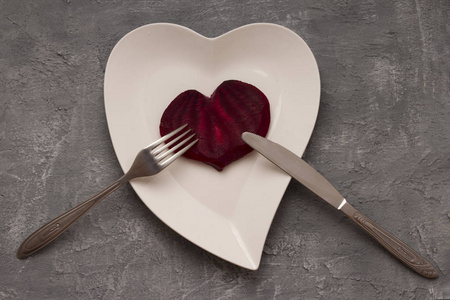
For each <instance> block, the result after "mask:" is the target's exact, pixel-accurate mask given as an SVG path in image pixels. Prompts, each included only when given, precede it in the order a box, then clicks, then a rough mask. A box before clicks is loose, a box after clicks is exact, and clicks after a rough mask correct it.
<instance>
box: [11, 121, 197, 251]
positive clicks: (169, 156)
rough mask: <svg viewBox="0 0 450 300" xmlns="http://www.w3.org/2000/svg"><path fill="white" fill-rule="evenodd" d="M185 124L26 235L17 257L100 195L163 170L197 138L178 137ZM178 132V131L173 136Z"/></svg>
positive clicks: (52, 235)
mask: <svg viewBox="0 0 450 300" xmlns="http://www.w3.org/2000/svg"><path fill="white" fill-rule="evenodd" d="M187 125H188V124H185V125H183V126H181V127H180V128H178V129H175V130H174V131H172V132H170V133H168V134H166V135H165V136H163V137H161V138H160V139H158V140H157V141H155V142H153V143H151V144H150V145H148V146H147V147H145V148H144V149H142V150H141V151H140V152H139V153H138V154H137V156H136V158H135V159H134V162H133V164H132V165H131V168H130V170H129V171H128V172H127V173H125V175H123V176H122V177H121V178H120V179H118V180H117V181H115V182H114V183H113V184H111V185H110V186H109V187H107V188H106V189H104V190H103V191H101V192H100V193H98V194H97V195H95V196H93V197H92V198H90V199H88V200H86V201H84V202H82V203H81V204H78V205H77V206H75V207H74V208H72V209H71V210H69V211H67V212H65V213H64V214H62V215H60V216H59V217H57V218H55V219H53V220H52V221H50V222H49V223H47V224H45V225H44V226H42V227H41V228H39V229H38V230H36V231H35V232H34V233H32V234H31V235H30V236H28V237H27V238H26V239H25V240H24V241H23V242H22V244H21V245H20V246H19V249H18V250H17V258H19V259H22V258H26V257H28V256H30V255H32V254H33V253H35V252H36V251H38V250H40V249H42V248H43V247H45V246H46V245H48V244H49V243H50V242H51V241H53V240H54V239H55V238H57V237H58V236H59V235H60V234H61V233H63V232H64V231H66V230H67V229H68V228H69V227H70V226H71V225H72V224H73V223H75V222H76V221H77V220H78V219H79V218H80V217H81V216H82V215H84V214H85V213H86V212H87V211H89V210H90V209H91V208H92V207H94V206H95V205H96V204H97V203H99V202H100V201H101V200H103V198H105V197H106V196H108V195H109V194H111V193H112V192H114V191H115V190H116V189H118V188H119V187H120V186H122V185H123V184H125V183H127V182H129V181H130V180H132V179H134V178H138V177H145V176H151V175H156V174H158V173H159V172H161V171H162V170H164V169H165V168H166V167H167V166H169V165H170V164H171V163H172V162H174V161H175V160H176V159H177V158H178V157H180V156H181V155H183V154H184V153H185V152H186V151H187V150H189V148H191V147H192V146H193V145H194V144H195V143H196V142H197V141H198V139H194V140H192V138H193V137H194V136H195V134H191V135H189V136H188V137H186V138H184V139H183V140H181V139H182V138H183V137H185V136H186V135H187V134H188V133H189V131H190V129H188V130H185V131H184V132H182V130H183V129H185V128H186V126H187ZM180 132H182V133H180ZM178 133H180V134H179V135H178V136H176V135H177V134H178ZM175 136H176V137H175ZM172 137H174V139H173V140H171V141H170V142H168V143H165V141H167V140H169V139H170V138H172ZM180 140H181V141H180ZM189 141H191V142H190V143H189V144H187V145H186V146H184V147H183V148H181V149H180V150H179V151H177V150H178V149H179V148H180V147H182V146H183V145H185V144H186V143H187V142H189ZM172 146H173V147H172ZM169 147H171V148H169Z"/></svg>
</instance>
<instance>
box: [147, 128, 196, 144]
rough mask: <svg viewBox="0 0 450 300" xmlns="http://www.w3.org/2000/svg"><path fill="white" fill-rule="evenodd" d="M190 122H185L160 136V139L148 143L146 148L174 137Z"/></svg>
mask: <svg viewBox="0 0 450 300" xmlns="http://www.w3.org/2000/svg"><path fill="white" fill-rule="evenodd" d="M187 125H188V124H184V125H183V126H181V127H179V128H177V129H175V130H174V131H172V132H170V133H168V134H166V135H165V136H163V137H162V138H160V139H159V140H156V141H154V142H153V143H151V144H150V145H148V146H147V147H145V149H148V148H153V147H155V146H157V145H159V144H161V143H162V142H164V141H167V140H168V139H170V138H171V137H173V136H174V135H175V134H177V133H178V132H180V131H181V130H183V128H185V127H186V126H187Z"/></svg>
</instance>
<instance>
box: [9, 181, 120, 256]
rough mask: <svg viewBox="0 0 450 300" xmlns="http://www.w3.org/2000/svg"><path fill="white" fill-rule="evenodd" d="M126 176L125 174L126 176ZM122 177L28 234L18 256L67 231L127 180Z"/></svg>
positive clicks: (30, 251) (27, 254) (42, 245)
mask: <svg viewBox="0 0 450 300" xmlns="http://www.w3.org/2000/svg"><path fill="white" fill-rule="evenodd" d="M124 177H125V176H124ZM124 177H122V178H121V179H119V180H117V181H116V182H114V183H113V184H111V185H110V186H109V187H107V188H106V189H104V190H103V191H101V192H100V193H98V194H97V195H95V196H94V197H92V198H90V199H88V200H86V201H84V202H83V203H81V204H78V205H77V206H75V207H74V208H72V209H71V210H69V211H67V212H65V213H64V214H62V215H60V216H59V217H57V218H55V219H53V220H52V221H50V222H49V223H47V224H45V225H44V226H42V227H41V228H39V229H38V230H36V231H35V232H34V233H32V234H31V235H30V236H28V237H27V238H26V239H25V240H24V241H23V242H22V244H21V245H20V246H19V249H18V250H17V258H20V259H22V258H26V257H28V256H30V255H31V254H33V253H35V252H36V251H38V250H40V249H42V248H44V247H45V246H46V245H48V244H49V243H50V242H51V241H53V240H54V239H55V238H57V237H58V236H59V235H60V234H61V233H63V232H64V231H66V230H67V229H68V228H69V227H70V226H71V225H72V224H73V223H75V222H76V221H77V220H78V219H79V218H80V217H81V216H83V215H84V214H85V213H86V212H87V211H89V210H90V209H91V208H92V207H94V206H95V205H96V204H98V203H99V202H100V201H101V200H103V199H104V198H105V197H106V196H108V195H109V194H111V193H112V192H114V191H115V190H116V189H117V188H119V187H120V186H121V185H122V184H124V183H125V182H126V181H127V180H124V179H125V178H124Z"/></svg>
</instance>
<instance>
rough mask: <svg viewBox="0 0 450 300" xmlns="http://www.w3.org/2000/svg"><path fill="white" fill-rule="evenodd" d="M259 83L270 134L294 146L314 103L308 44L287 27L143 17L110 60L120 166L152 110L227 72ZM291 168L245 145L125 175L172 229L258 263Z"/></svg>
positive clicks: (311, 118)
mask: <svg viewBox="0 0 450 300" xmlns="http://www.w3.org/2000/svg"><path fill="white" fill-rule="evenodd" d="M228 79H236V80H241V81H244V82H247V83H250V84H253V85H254V86H256V87H258V88H259V89H260V90H262V91H263V92H264V93H265V94H266V96H267V97H268V99H269V101H270V104H271V117H272V120H271V124H270V129H269V133H268V138H270V139H271V140H273V141H275V142H278V143H281V144H282V145H284V146H286V147H288V148H289V149H290V150H292V151H293V152H295V153H297V154H298V155H300V156H301V155H302V154H303V152H304V150H305V148H306V145H307V144H308V140H309V138H310V135H311V133H312V131H313V128H314V124H315V122H316V117H317V113H318V108H319V100H320V78H319V71H318V67H317V64H316V61H315V59H314V56H313V54H312V52H311V50H310V49H309V48H308V46H307V45H306V43H305V42H304V41H303V40H302V39H301V38H300V37H299V36H298V35H296V34H295V33H294V32H292V31H290V30H288V29H286V28H284V27H281V26H278V25H274V24H251V25H247V26H243V27H240V28H238V29H235V30H233V31H230V32H228V33H226V34H224V35H221V36H219V37H216V38H206V37H204V36H202V35H199V34H198V33H196V32H194V31H192V30H190V29H188V28H185V27H182V26H178V25H174V24H151V25H147V26H143V27H140V28H138V29H136V30H134V31H132V32H130V33H128V34H127V35H126V36H125V37H123V38H122V39H121V40H120V41H119V42H118V43H117V45H116V46H115V47H114V49H113V51H112V52H111V55H110V57H109V60H108V64H107V67H106V74H105V108H106V116H107V120H108V126H109V130H110V134H111V138H112V142H113V145H114V149H115V151H116V154H117V157H118V159H119V162H120V165H121V167H122V169H123V170H124V172H125V171H128V169H129V168H130V166H131V164H132V162H133V160H134V157H135V155H136V154H137V152H138V151H139V150H140V149H142V148H143V147H145V146H147V145H148V144H149V143H150V142H152V141H154V140H156V139H157V138H159V123H160V118H161V115H162V113H163V111H164V110H165V108H166V107H167V106H168V104H169V103H170V102H171V101H172V100H173V99H174V98H175V97H176V96H177V95H178V94H180V93H181V92H183V91H185V90H188V89H196V90H198V91H200V92H201V93H203V94H205V95H208V96H209V95H210V94H211V93H212V92H213V91H214V90H215V89H216V87H218V86H219V85H220V83H222V82H223V81H225V80H228ZM289 181H290V177H289V176H288V175H286V174H285V173H283V172H281V171H280V170H279V169H278V168H277V167H275V166H274V165H272V164H271V163H270V162H268V161H267V160H265V159H264V158H262V157H261V156H259V155H258V154H257V153H256V152H252V153H250V154H249V155H247V156H245V157H244V158H242V159H240V160H239V161H236V162H234V163H232V164H231V165H229V166H227V167H226V168H225V169H224V171H222V172H217V171H216V170H215V169H213V168H212V167H210V166H208V165H205V164H202V163H200V162H196V161H192V160H188V159H185V158H181V159H179V160H178V161H177V162H175V163H174V164H172V165H171V166H170V167H169V168H168V169H166V170H165V171H164V172H162V173H161V174H159V175H157V176H153V177H147V178H140V179H136V180H134V181H133V182H132V183H131V185H132V186H133V188H134V190H135V191H136V193H137V194H138V195H139V197H140V198H141V199H142V201H143V202H144V203H145V204H146V205H147V206H148V208H149V209H150V210H151V211H152V212H153V213H154V214H155V215H157V216H158V217H159V218H160V219H161V220H162V221H163V222H165V223H166V224H167V225H168V226H170V227H171V228H172V229H173V230H175V231H176V232H178V233H179V234H181V235H182V236H184V237H185V238H186V239H188V240H190V241H191V242H193V243H195V244H197V245H198V246H200V247H202V248H203V249H205V250H207V251H209V252H211V253H213V254H215V255H217V256H219V257H221V258H223V259H225V260H227V261H230V262H232V263H234V264H236V265H239V266H242V267H244V268H248V269H253V270H255V269H257V268H258V266H259V263H260V260H261V254H262V250H263V246H264V242H265V239H266V236H267V233H268V231H269V227H270V224H271V222H272V219H273V216H274V214H275V212H276V210H277V208H278V205H279V202H280V200H281V198H282V197H283V194H284V192H285V189H286V187H287V185H288V183H289Z"/></svg>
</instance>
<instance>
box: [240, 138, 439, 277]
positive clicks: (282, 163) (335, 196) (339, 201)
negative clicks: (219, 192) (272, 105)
mask: <svg viewBox="0 0 450 300" xmlns="http://www.w3.org/2000/svg"><path fill="white" fill-rule="evenodd" d="M242 139H243V140H244V141H245V142H246V143H247V144H248V145H249V146H250V147H252V148H253V149H255V150H256V151H258V152H259V153H260V154H262V155H263V156H264V157H266V158H267V159H268V160H270V161H271V162H273V163H274V164H275V165H277V166H278V167H279V168H280V169H282V170H283V171H285V172H286V173H288V174H289V175H290V176H292V177H293V178H294V179H296V180H297V181H299V182H300V183H302V184H303V185H304V186H306V187H307V188H308V189H310V190H311V191H312V192H314V193H315V194H317V195H318V196H319V197H321V198H322V199H323V200H325V201H326V202H328V203H329V204H331V205H332V206H334V207H335V208H337V209H338V210H340V211H342V212H343V213H344V214H346V215H347V216H348V217H349V218H350V219H352V220H353V221H354V222H355V223H356V224H358V225H359V226H360V227H361V228H362V229H364V230H365V231H367V232H368V233H369V234H370V235H371V236H372V237H374V238H375V239H376V240H377V241H378V242H379V243H380V244H381V245H382V246H383V247H384V248H386V250H388V251H389V252H390V253H391V254H392V255H394V256H395V257H396V258H398V259H399V260H400V261H401V262H403V263H404V264H405V265H407V266H408V267H410V268H411V269H413V270H414V271H416V272H417V273H419V274H420V275H422V276H425V277H428V278H436V277H438V272H437V270H436V269H435V268H434V267H433V266H432V265H431V264H430V263H429V262H428V261H427V260H426V259H425V258H423V257H422V256H421V255H420V254H418V253H417V252H416V251H415V250H413V249H412V248H411V247H409V246H408V245H406V244H405V243H404V242H402V241H401V240H399V239H398V238H396V237H395V236H394V235H392V234H391V233H390V232H388V231H387V230H385V229H384V228H382V227H381V226H379V225H378V224H376V223H375V222H373V221H372V220H370V219H369V218H368V217H366V216H365V215H363V214H362V213H361V212H359V211H358V210H357V209H355V208H354V207H353V206H351V205H350V203H348V202H347V200H346V199H345V198H344V197H343V196H342V195H341V194H340V193H339V192H338V191H337V190H336V189H335V188H334V187H333V186H332V185H331V183H330V182H328V180H326V179H325V178H324V177H323V176H322V175H320V174H319V172H317V171H316V170H315V169H314V168H313V167H311V166H310V165H309V164H308V163H306V162H305V161H304V160H303V159H301V158H300V157H298V156H297V155H296V154H294V153H292V152H291V151H289V150H288V149H286V148H284V147H283V146H281V145H279V144H277V143H274V142H272V141H269V140H268V139H266V138H263V137H261V136H259V135H256V134H253V133H249V132H244V133H243V134H242Z"/></svg>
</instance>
